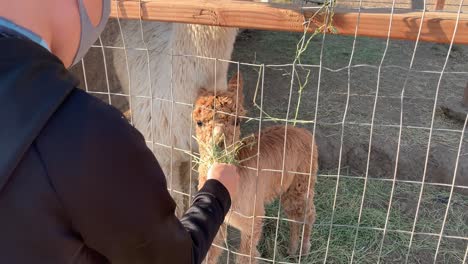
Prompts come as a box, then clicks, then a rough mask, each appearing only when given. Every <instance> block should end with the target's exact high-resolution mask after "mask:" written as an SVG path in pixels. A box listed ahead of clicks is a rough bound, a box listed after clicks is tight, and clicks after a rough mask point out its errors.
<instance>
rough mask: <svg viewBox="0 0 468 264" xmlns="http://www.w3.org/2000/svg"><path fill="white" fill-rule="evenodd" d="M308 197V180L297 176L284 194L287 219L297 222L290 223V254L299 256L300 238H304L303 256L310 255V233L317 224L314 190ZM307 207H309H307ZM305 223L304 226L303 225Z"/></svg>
mask: <svg viewBox="0 0 468 264" xmlns="http://www.w3.org/2000/svg"><path fill="white" fill-rule="evenodd" d="M310 194H311V195H309V197H307V179H306V177H304V175H296V176H295V179H294V182H293V184H292V185H291V186H290V188H289V189H288V190H287V191H286V192H285V193H284V195H283V199H282V206H283V209H284V211H285V213H286V215H287V217H288V218H289V219H291V220H294V221H295V222H290V223H289V226H290V237H289V249H288V254H290V255H295V254H299V252H298V249H299V244H300V237H301V235H302V231H303V229H302V228H304V236H303V237H302V252H301V254H302V255H306V254H308V253H309V249H310V232H311V230H312V226H313V224H314V222H315V206H314V202H313V190H310ZM306 205H307V207H306ZM298 222H299V223H298ZM302 223H303V224H302Z"/></svg>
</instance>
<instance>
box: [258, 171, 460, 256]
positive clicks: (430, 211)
mask: <svg viewBox="0 0 468 264" xmlns="http://www.w3.org/2000/svg"><path fill="white" fill-rule="evenodd" d="M335 187H336V179H335V178H326V177H319V179H318V181H317V185H316V189H315V190H316V196H315V205H316V210H317V220H316V222H315V226H314V229H313V231H312V238H311V244H312V246H311V251H310V254H308V255H307V256H303V257H302V258H301V263H323V259H324V256H325V252H326V248H327V241H328V236H329V230H330V229H329V228H330V222H331V217H332V208H333V199H334V195H335ZM363 187H364V180H362V179H354V178H341V179H340V183H339V187H338V195H337V200H336V206H335V214H334V219H333V224H334V226H333V229H332V232H331V239H330V243H329V249H328V257H327V263H349V261H350V260H351V255H352V252H353V247H354V240H355V237H356V228H355V227H356V226H357V225H358V218H359V209H360V206H361V199H362V193H363ZM391 190H392V183H391V182H385V181H380V180H375V179H369V180H368V182H367V186H366V194H365V196H364V202H363V209H362V214H361V221H360V226H361V228H360V229H359V232H358V235H357V239H356V247H355V255H354V260H353V261H354V262H355V263H376V262H377V260H378V258H379V255H380V256H381V259H380V260H381V263H400V262H404V261H405V257H406V253H407V251H408V244H409V240H410V234H409V233H408V232H407V233H404V232H395V231H393V230H402V231H411V229H412V225H413V221H414V214H415V208H416V205H417V201H418V197H419V191H420V185H419V184H406V183H405V184H401V183H397V184H396V186H395V190H394V196H393V200H392V201H393V204H392V207H391V210H390V217H389V219H388V225H387V229H388V232H387V233H386V235H385V239H384V241H383V246H382V253H381V254H380V248H381V244H382V236H383V231H382V230H380V229H382V228H384V226H385V220H386V217H387V210H388V206H389V199H390V194H391ZM448 196H449V189H448V188H446V187H445V188H440V187H434V186H425V190H424V192H423V196H422V200H421V206H420V210H419V218H418V219H419V220H418V222H417V225H416V232H427V233H436V234H438V233H439V232H440V228H441V224H442V220H443V216H444V213H445V209H446V206H447V202H448ZM278 208H279V203H278V201H275V202H273V203H272V204H271V205H269V206H268V207H267V215H268V216H276V215H277V213H278ZM281 217H282V218H284V217H285V215H284V214H282V213H281ZM467 219H468V196H466V195H462V194H460V193H454V194H453V197H452V202H451V207H450V210H449V216H448V218H447V223H446V227H445V232H444V234H445V235H456V236H464V237H466V236H467V235H468V222H467ZM275 231H276V220H265V222H264V230H263V234H264V237H263V238H262V240H261V242H260V245H259V250H260V252H261V253H262V257H264V258H268V259H272V258H273V252H274V246H275ZM455 233H458V234H455ZM437 242H438V237H436V236H430V235H415V236H414V238H413V242H412V247H411V252H410V258H409V263H429V262H430V263H432V262H433V257H434V254H435V250H436V247H437ZM467 244H468V243H467V242H466V241H464V240H460V239H446V238H444V239H442V243H441V246H440V250H439V256H438V263H460V262H461V261H462V259H463V255H464V253H465V249H466V246H467ZM288 245H289V223H288V222H287V221H280V226H279V233H278V240H277V255H276V260H277V261H286V262H292V263H294V262H297V261H298V256H288V254H287V247H288Z"/></svg>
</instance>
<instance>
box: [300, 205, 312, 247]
mask: <svg viewBox="0 0 468 264" xmlns="http://www.w3.org/2000/svg"><path fill="white" fill-rule="evenodd" d="M309 203H310V204H309V206H308V208H307V209H308V210H307V215H306V219H305V226H304V237H303V238H302V240H303V241H304V242H303V244H302V252H301V253H302V255H307V254H309V251H310V235H311V232H312V228H313V226H314V223H315V205H314V203H313V201H312V200H310V201H309Z"/></svg>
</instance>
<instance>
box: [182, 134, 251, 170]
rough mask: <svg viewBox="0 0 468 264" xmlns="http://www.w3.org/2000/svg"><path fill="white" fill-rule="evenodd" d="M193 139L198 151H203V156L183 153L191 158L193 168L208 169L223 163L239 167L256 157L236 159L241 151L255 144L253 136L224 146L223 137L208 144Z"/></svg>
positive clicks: (224, 140)
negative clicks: (193, 164) (196, 143)
mask: <svg viewBox="0 0 468 264" xmlns="http://www.w3.org/2000/svg"><path fill="white" fill-rule="evenodd" d="M193 138H194V139H195V140H196V141H197V142H198V146H199V147H200V149H203V151H204V155H203V156H200V155H199V154H194V153H191V152H189V151H186V152H185V153H187V154H188V155H190V156H191V157H192V158H193V161H194V163H195V166H196V165H198V166H206V167H207V168H209V167H211V166H212V165H213V164H215V163H225V164H232V165H236V166H239V165H240V164H241V163H242V162H243V161H245V160H248V159H251V158H253V157H255V156H256V155H253V156H251V157H248V158H247V159H243V160H239V159H238V154H239V152H240V151H241V150H242V149H244V148H246V147H252V146H253V145H254V144H255V140H253V139H255V137H254V136H253V135H250V136H248V137H245V138H243V139H241V140H239V141H237V142H234V143H232V144H230V145H227V144H226V138H225V137H224V135H222V136H221V137H220V138H219V139H218V140H215V139H212V140H210V142H208V143H205V142H202V141H201V140H198V138H196V137H193ZM220 141H223V143H224V144H223V145H220V144H219V142H220Z"/></svg>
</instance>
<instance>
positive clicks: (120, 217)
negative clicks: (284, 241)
mask: <svg viewBox="0 0 468 264" xmlns="http://www.w3.org/2000/svg"><path fill="white" fill-rule="evenodd" d="M109 5H110V0H41V1H37V0H15V1H11V0H0V122H1V124H0V263H8V264H23V263H25V264H26V263H28V264H30V263H44V264H55V263H57V264H58V263H60V264H62V263H81V264H97V263H119V264H120V263H132V264H140V263H141V264H145V263H164V264H165V263H175V264H177V263H201V262H202V260H203V259H204V257H205V255H206V253H207V251H208V249H209V247H210V245H211V242H212V241H213V238H214V236H215V235H216V233H217V231H218V229H219V227H220V225H221V224H222V222H223V220H224V217H225V215H226V213H227V212H228V210H229V208H230V202H231V200H230V199H231V196H234V195H235V194H236V191H237V182H238V180H239V176H238V174H237V172H236V168H235V167H234V166H230V165H225V164H217V165H214V166H213V167H212V168H211V170H210V172H209V178H210V180H208V181H207V182H206V184H205V186H204V187H203V188H202V189H201V190H200V191H199V192H198V193H197V194H196V196H195V197H194V199H193V204H192V206H191V207H190V209H189V210H188V211H187V212H186V214H185V215H184V216H183V217H182V218H181V219H180V220H179V219H177V218H176V217H175V215H174V212H175V207H176V205H175V203H174V201H173V200H172V198H171V197H170V195H169V192H168V190H167V184H166V180H165V176H164V174H163V172H162V171H161V168H160V167H159V165H158V163H157V161H156V159H155V158H154V156H153V153H152V152H151V151H150V150H149V149H148V148H147V146H146V143H145V140H144V138H143V137H142V135H141V134H140V133H139V132H138V131H137V130H136V129H135V128H133V127H132V126H131V125H130V124H129V123H128V122H127V120H126V119H125V118H124V117H123V116H122V114H121V113H120V112H119V111H117V110H116V109H114V108H113V107H111V106H109V105H107V104H104V103H103V102H101V101H99V100H97V99H95V98H93V97H92V96H90V95H88V94H86V93H85V92H83V91H81V90H79V89H77V88H75V87H76V86H77V85H78V84H77V82H76V81H75V79H74V78H73V77H72V76H71V75H70V74H69V72H68V71H67V69H66V68H65V67H68V66H70V65H72V64H73V63H76V62H77V61H79V60H80V59H81V58H82V56H84V54H85V53H86V51H87V49H88V48H89V47H90V46H91V44H93V42H94V41H95V40H96V38H97V36H98V35H99V34H100V31H101V30H102V28H103V25H104V24H105V22H106V20H107V17H108V15H109Z"/></svg>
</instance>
